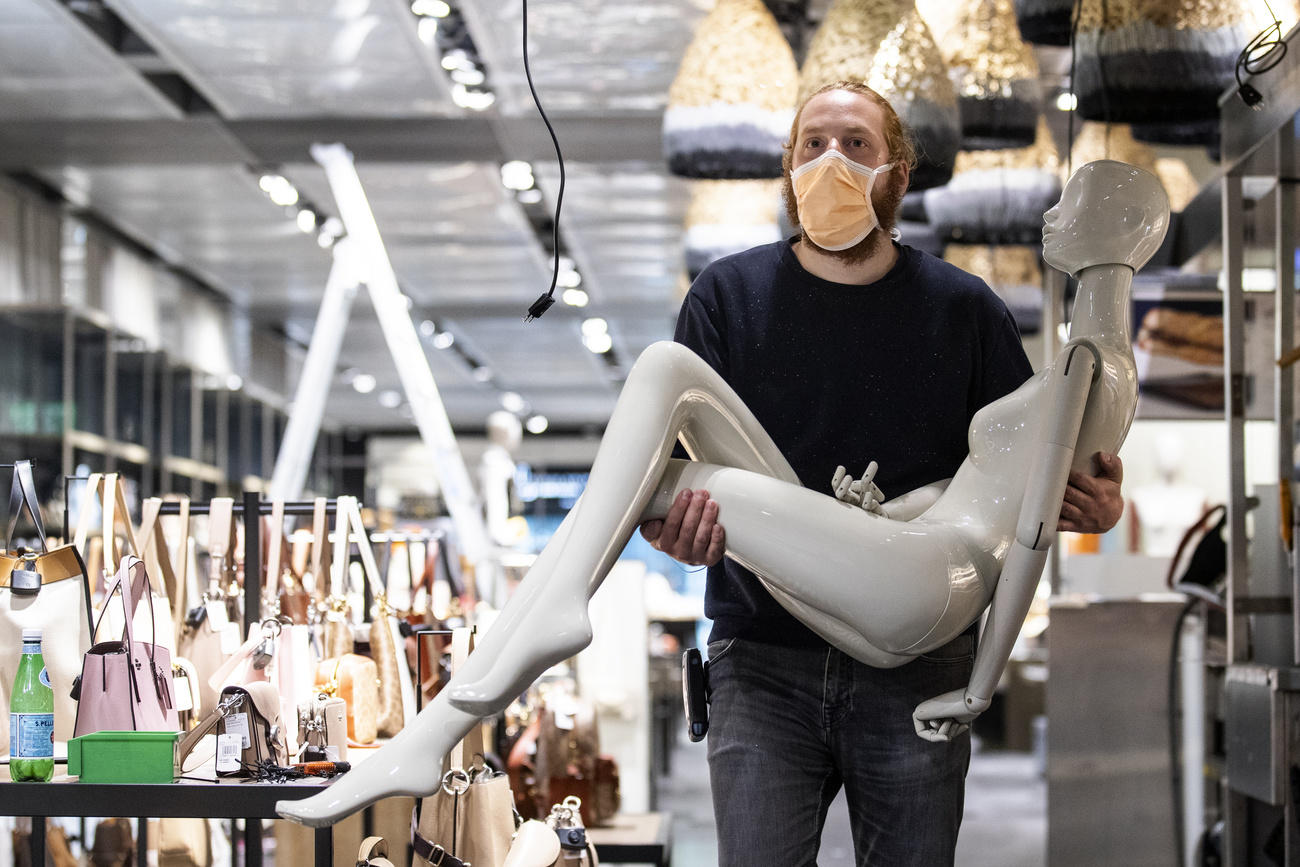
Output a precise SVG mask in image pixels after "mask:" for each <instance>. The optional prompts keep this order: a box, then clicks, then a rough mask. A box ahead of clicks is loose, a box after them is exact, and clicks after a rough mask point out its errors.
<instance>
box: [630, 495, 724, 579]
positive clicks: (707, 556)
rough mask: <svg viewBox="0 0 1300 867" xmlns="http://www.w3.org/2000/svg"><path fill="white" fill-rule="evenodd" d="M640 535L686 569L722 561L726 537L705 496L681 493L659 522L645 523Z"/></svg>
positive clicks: (715, 513)
mask: <svg viewBox="0 0 1300 867" xmlns="http://www.w3.org/2000/svg"><path fill="white" fill-rule="evenodd" d="M641 535H642V536H643V537H644V538H645V540H646V541H647V542H649V543H650V545H651V546H652V547H653V548H654V549H655V550H656V551H663V552H664V553H665V554H667V555H668V556H669V557H672V558H673V559H674V560H679V561H681V562H682V563H685V564H686V565H687V566H712V565H713V564H715V563H717V562H718V561H719V560H721V559H722V552H723V551H724V550H725V548H726V541H727V537H726V533H724V532H723V530H722V525H721V524H719V523H718V504H717V503H716V502H715V501H713V500H710V499H709V492H708V491H705V490H699V491H682V492H681V493H680V494H678V495H677V499H675V500H673V504H672V505H671V506H669V507H668V514H667V515H665V516H664V519H663V520H662V521H658V520H656V521H646V522H645V523H644V524H642V525H641Z"/></svg>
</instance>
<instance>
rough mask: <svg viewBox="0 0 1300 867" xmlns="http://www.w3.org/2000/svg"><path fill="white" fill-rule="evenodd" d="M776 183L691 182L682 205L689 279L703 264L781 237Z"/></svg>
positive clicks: (779, 203)
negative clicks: (684, 217) (684, 208)
mask: <svg viewBox="0 0 1300 867" xmlns="http://www.w3.org/2000/svg"><path fill="white" fill-rule="evenodd" d="M781 210H782V207H781V182H780V181H779V180H761V181H752V180H751V181H696V182H695V183H694V184H693V185H692V188H691V201H690V204H689V205H688V206H687V208H686V227H685V228H686V232H685V235H686V238H685V242H686V243H685V246H686V273H687V275H688V276H689V277H690V279H691V280H694V279H695V278H696V277H698V276H699V274H700V272H701V271H703V270H704V268H705V267H706V266H707V265H709V263H711V262H715V261H717V260H718V259H721V258H722V257H723V256H730V255H731V254H732V253H739V252H740V251H742V250H748V249H749V248H750V247H757V246H759V245H760V244H771V243H773V242H775V241H779V240H781V237H782V235H781V228H780V226H779V224H778V220H777V215H778V213H779V212H780V211H781Z"/></svg>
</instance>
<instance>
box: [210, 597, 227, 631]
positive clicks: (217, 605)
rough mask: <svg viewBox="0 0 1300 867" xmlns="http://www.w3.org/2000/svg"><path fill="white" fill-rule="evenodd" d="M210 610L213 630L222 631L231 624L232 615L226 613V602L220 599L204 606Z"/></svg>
mask: <svg viewBox="0 0 1300 867" xmlns="http://www.w3.org/2000/svg"><path fill="white" fill-rule="evenodd" d="M204 607H205V608H206V609H207V612H208V623H209V624H211V625H212V631H213V632H220V631H221V630H223V629H225V628H226V627H227V626H229V625H230V615H229V614H227V613H226V604H225V603H224V602H222V601H220V600H217V601H215V602H209V603H208V604H207V605H206V606H204Z"/></svg>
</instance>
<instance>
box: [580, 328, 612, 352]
mask: <svg viewBox="0 0 1300 867" xmlns="http://www.w3.org/2000/svg"><path fill="white" fill-rule="evenodd" d="M582 342H583V343H584V344H585V345H586V347H587V348H588V349H590V350H591V351H592V352H595V353H597V354H600V353H604V352H609V351H610V350H611V349H613V348H614V340H613V338H611V337H610V336H609V335H608V334H604V333H602V334H589V335H587V336H585V337H583V338H582Z"/></svg>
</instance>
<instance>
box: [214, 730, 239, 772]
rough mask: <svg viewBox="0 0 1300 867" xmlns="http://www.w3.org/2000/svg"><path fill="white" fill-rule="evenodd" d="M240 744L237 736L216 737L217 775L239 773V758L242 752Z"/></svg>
mask: <svg viewBox="0 0 1300 867" xmlns="http://www.w3.org/2000/svg"><path fill="white" fill-rule="evenodd" d="M240 743H241V741H240V737H239V735H232V734H224V735H217V771H218V772H219V773H223V774H231V773H235V772H237V771H239V769H240V756H241V754H242V752H243V750H242V748H241V747H240Z"/></svg>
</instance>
